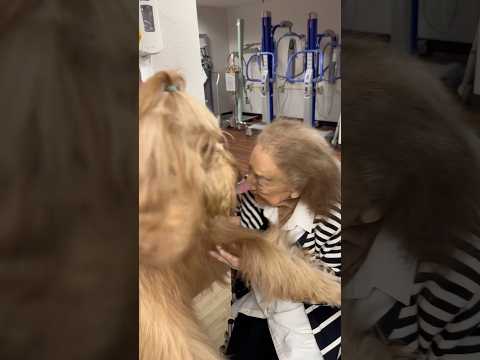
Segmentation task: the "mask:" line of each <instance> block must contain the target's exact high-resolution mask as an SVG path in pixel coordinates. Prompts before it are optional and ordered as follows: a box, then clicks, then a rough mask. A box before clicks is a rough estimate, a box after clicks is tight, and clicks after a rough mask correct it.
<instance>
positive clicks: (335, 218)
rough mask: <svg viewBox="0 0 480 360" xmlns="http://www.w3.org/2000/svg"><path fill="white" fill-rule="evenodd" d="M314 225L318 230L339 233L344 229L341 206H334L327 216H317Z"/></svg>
mask: <svg viewBox="0 0 480 360" xmlns="http://www.w3.org/2000/svg"><path fill="white" fill-rule="evenodd" d="M313 223H314V226H315V227H316V229H317V230H319V229H324V230H325V231H327V232H328V233H332V232H335V233H338V232H339V231H340V230H341V228H342V208H341V204H340V203H339V202H336V203H334V204H332V206H330V209H329V210H328V213H327V214H325V215H315V217H314V219H313Z"/></svg>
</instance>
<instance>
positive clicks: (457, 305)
mask: <svg viewBox="0 0 480 360" xmlns="http://www.w3.org/2000/svg"><path fill="white" fill-rule="evenodd" d="M377 330H378V331H379V332H380V334H381V335H382V336H383V337H384V338H386V339H387V340H388V341H389V342H391V343H396V344H398V345H400V346H403V347H404V349H405V350H406V351H407V352H409V353H413V352H416V353H418V354H419V356H421V358H424V359H445V360H447V359H462V360H463V359H465V360H466V359H472V360H473V359H480V239H479V238H478V237H476V236H473V235H472V236H471V238H470V239H469V240H466V241H464V242H463V243H462V244H461V245H460V246H458V247H457V249H456V251H455V252H454V253H453V254H452V257H451V260H450V261H449V262H448V263H447V264H445V265H438V264H433V263H425V262H423V263H422V262H421V263H419V264H418V268H417V272H416V277H415V287H414V293H413V294H412V296H411V298H410V302H409V304H408V305H404V304H403V303H401V302H396V303H395V304H394V305H393V306H392V307H391V308H390V310H389V311H388V312H387V313H386V314H385V315H384V316H383V317H382V319H381V320H380V321H379V322H378V323H377Z"/></svg>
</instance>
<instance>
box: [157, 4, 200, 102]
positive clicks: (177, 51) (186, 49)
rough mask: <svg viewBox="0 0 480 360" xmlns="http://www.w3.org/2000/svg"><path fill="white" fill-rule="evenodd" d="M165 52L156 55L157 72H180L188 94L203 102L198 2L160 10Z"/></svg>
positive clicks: (162, 7)
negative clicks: (173, 70)
mask: <svg viewBox="0 0 480 360" xmlns="http://www.w3.org/2000/svg"><path fill="white" fill-rule="evenodd" d="M159 12H160V13H159V17H160V26H161V30H162V37H163V44H164V49H163V50H162V51H161V52H160V53H159V54H157V55H153V56H152V67H153V70H154V71H155V72H156V71H160V70H166V69H175V70H179V71H181V72H182V73H183V75H184V76H185V79H186V81H187V92H188V93H190V94H191V95H193V96H195V97H196V98H198V99H199V100H200V101H201V102H202V103H203V102H204V101H205V94H204V91H203V83H202V76H201V72H202V63H201V59H200V40H199V37H198V24H197V4H196V2H195V0H177V1H169V2H168V6H160V7H159Z"/></svg>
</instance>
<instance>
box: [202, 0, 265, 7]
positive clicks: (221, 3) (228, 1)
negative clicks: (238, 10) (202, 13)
mask: <svg viewBox="0 0 480 360" xmlns="http://www.w3.org/2000/svg"><path fill="white" fill-rule="evenodd" d="M256 2H258V3H261V2H262V0H197V5H198V6H212V7H219V8H227V7H233V6H239V5H244V4H252V3H256Z"/></svg>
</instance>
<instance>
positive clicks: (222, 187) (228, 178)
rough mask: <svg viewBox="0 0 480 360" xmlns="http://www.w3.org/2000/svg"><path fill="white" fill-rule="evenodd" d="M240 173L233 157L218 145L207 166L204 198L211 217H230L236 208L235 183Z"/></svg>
mask: <svg viewBox="0 0 480 360" xmlns="http://www.w3.org/2000/svg"><path fill="white" fill-rule="evenodd" d="M237 177H238V171H237V170H236V167H235V160H234V159H233V156H232V155H231V154H230V153H229V152H227V151H226V150H225V149H224V148H223V146H222V145H220V144H216V146H215V150H214V152H213V155H212V156H211V158H210V159H209V161H208V163H207V164H206V183H205V187H204V197H205V205H206V209H207V213H208V215H209V216H210V217H214V216H217V215H230V214H229V212H230V211H231V210H232V209H233V207H234V206H235V201H236V197H235V183H236V180H237Z"/></svg>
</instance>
